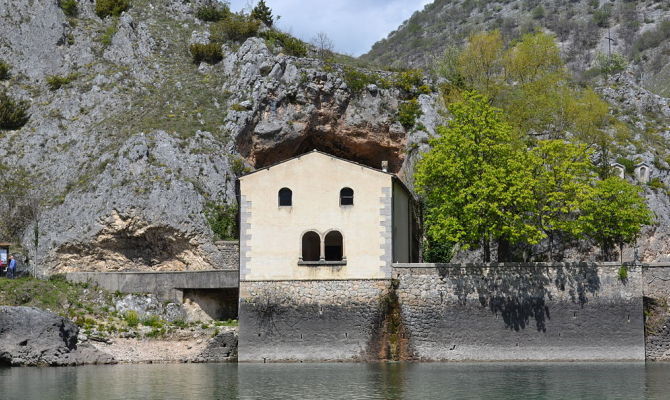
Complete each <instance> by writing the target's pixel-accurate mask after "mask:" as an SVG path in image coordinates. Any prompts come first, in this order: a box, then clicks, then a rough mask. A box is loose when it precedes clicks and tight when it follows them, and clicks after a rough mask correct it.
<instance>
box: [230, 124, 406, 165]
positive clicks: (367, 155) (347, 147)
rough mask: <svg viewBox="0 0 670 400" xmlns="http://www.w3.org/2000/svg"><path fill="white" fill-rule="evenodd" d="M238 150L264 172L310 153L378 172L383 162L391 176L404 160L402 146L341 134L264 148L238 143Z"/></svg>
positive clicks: (285, 142)
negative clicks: (363, 166) (322, 153)
mask: <svg viewBox="0 0 670 400" xmlns="http://www.w3.org/2000/svg"><path fill="white" fill-rule="evenodd" d="M249 140H251V138H250V139H249ZM238 149H239V151H240V154H242V155H243V156H244V157H246V158H247V159H248V160H249V161H250V162H251V163H252V164H253V165H254V167H256V168H264V167H267V166H270V165H273V164H276V163H278V162H281V161H284V160H287V159H289V158H292V157H296V156H299V155H302V154H305V153H308V152H310V151H313V150H319V151H322V152H324V153H328V154H332V155H333V156H336V157H340V158H343V159H346V160H350V161H354V162H358V163H360V164H363V165H367V166H369V167H372V168H376V169H381V165H382V161H388V169H389V172H393V173H396V172H398V171H399V170H400V167H401V166H402V163H403V160H404V145H403V144H401V143H397V142H394V141H377V140H375V139H372V138H369V139H368V138H364V137H360V136H354V135H344V134H323V133H320V134H309V135H306V136H301V137H299V138H296V139H292V140H286V141H283V142H280V143H278V144H276V145H274V146H271V147H263V148H260V147H257V146H253V144H252V143H239V142H238Z"/></svg>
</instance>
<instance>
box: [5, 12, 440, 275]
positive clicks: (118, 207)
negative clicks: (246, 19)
mask: <svg viewBox="0 0 670 400" xmlns="http://www.w3.org/2000/svg"><path fill="white" fill-rule="evenodd" d="M209 3H210V2H209V1H207V0H198V1H192V2H183V1H181V0H166V1H149V0H136V1H133V2H132V6H131V7H130V9H129V10H128V11H126V12H124V13H122V14H121V15H120V17H118V18H114V17H107V18H105V19H101V18H99V17H98V16H97V15H96V14H95V12H94V11H95V3H94V2H88V1H77V6H78V14H77V15H76V16H74V17H72V16H66V15H65V13H64V11H63V9H61V7H59V5H58V2H57V1H54V0H34V1H28V0H20V1H10V0H0V21H1V23H0V60H3V61H4V62H5V63H7V64H9V66H10V68H11V69H10V73H9V79H8V80H4V81H0V86H1V87H0V91H5V92H7V93H8V95H9V96H11V97H12V98H14V99H17V100H24V101H27V102H28V103H29V105H30V108H29V113H30V119H29V121H28V123H27V124H26V125H25V126H23V127H22V128H20V129H18V130H11V131H7V130H5V131H0V159H2V160H3V163H4V164H5V165H7V166H10V167H11V168H13V169H14V170H13V172H14V173H15V174H19V171H24V172H25V173H26V174H27V176H29V180H30V181H31V182H32V183H34V184H35V185H34V188H35V189H34V190H33V192H32V193H31V196H34V197H38V198H39V199H40V200H41V201H42V202H41V204H44V205H43V206H41V207H40V208H39V210H37V212H36V214H39V218H36V220H37V221H38V227H37V229H33V228H34V220H31V223H30V224H29V225H26V227H25V230H24V232H25V233H24V235H23V240H22V244H23V246H24V248H25V249H26V251H27V252H28V253H29V258H30V259H31V260H30V261H31V262H32V263H36V265H37V266H38V271H39V272H41V273H54V272H65V271H72V270H189V269H209V268H232V267H236V266H229V265H226V262H225V259H224V255H223V254H222V253H221V251H220V250H219V249H218V248H217V246H216V245H215V241H216V240H217V239H218V238H217V237H216V236H215V234H214V232H213V231H212V229H211V227H210V224H209V223H208V210H209V209H211V207H213V206H217V205H225V204H235V179H236V177H237V176H238V175H239V174H241V173H243V172H245V171H248V170H250V169H251V168H254V167H263V166H266V165H269V164H272V163H274V162H276V161H279V160H282V159H284V158H286V157H290V156H294V155H298V154H301V153H303V152H306V151H309V150H312V149H314V148H317V149H321V150H325V151H328V152H330V153H333V154H335V155H340V156H345V157H347V158H351V159H355V160H357V161H360V162H363V163H366V164H369V165H372V166H375V167H378V166H379V165H380V163H381V161H382V160H388V161H389V162H390V165H391V168H392V169H393V170H394V171H400V170H401V169H402V166H403V163H404V161H405V158H406V156H405V154H406V148H407V147H408V146H410V145H411V142H412V141H416V140H419V141H422V140H423V141H425V138H426V134H425V132H418V133H412V132H407V130H406V129H405V128H403V126H402V125H401V124H399V123H398V122H396V114H397V112H398V106H399V104H400V103H401V102H402V99H401V97H400V95H399V89H395V88H386V89H382V88H378V87H376V86H374V85H371V86H368V87H367V88H366V89H365V90H364V91H363V92H362V93H354V91H352V90H351V89H350V88H349V87H348V86H347V83H346V82H345V80H344V79H343V70H342V67H341V66H337V65H334V66H333V65H328V66H326V65H325V64H324V63H323V62H321V61H319V60H317V59H314V58H296V57H292V56H288V55H286V54H285V53H284V52H283V51H282V49H281V47H274V46H268V44H267V43H266V41H265V40H263V39H260V38H258V37H252V38H249V39H248V40H246V41H243V42H230V43H228V44H226V45H224V46H223V55H224V59H223V61H222V62H220V63H218V64H216V65H209V64H205V63H202V64H199V65H197V64H194V63H193V62H192V60H191V56H190V54H189V50H188V49H189V45H190V44H192V43H202V42H206V41H207V40H208V39H207V38H208V35H209V32H208V31H209V24H208V23H206V22H203V21H200V20H199V19H197V18H196V17H195V14H196V11H197V9H198V8H199V7H201V6H203V5H207V4H209ZM55 78H58V79H55ZM57 80H59V82H56V81H57ZM54 83H58V84H54ZM420 100H421V104H422V107H423V108H424V109H425V110H424V111H425V112H424V116H422V119H421V127H422V129H424V130H425V131H429V132H432V130H433V128H434V126H435V125H436V124H437V123H438V121H439V117H438V115H437V114H436V112H435V109H436V102H437V96H436V95H434V94H433V95H422V96H421V99H420ZM417 125H419V124H417ZM413 135H414V136H413ZM417 138H418V139H417ZM414 147H417V146H416V145H415V146H414ZM10 175H11V173H10Z"/></svg>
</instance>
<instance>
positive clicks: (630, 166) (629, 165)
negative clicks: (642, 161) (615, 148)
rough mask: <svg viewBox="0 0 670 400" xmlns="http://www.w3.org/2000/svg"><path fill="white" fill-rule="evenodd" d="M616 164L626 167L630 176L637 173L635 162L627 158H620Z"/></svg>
mask: <svg viewBox="0 0 670 400" xmlns="http://www.w3.org/2000/svg"><path fill="white" fill-rule="evenodd" d="M616 162H618V163H619V164H621V165H623V166H624V169H625V170H626V173H627V174H628V175H633V174H634V173H635V161H634V160H629V159H627V158H625V157H619V158H617V159H616Z"/></svg>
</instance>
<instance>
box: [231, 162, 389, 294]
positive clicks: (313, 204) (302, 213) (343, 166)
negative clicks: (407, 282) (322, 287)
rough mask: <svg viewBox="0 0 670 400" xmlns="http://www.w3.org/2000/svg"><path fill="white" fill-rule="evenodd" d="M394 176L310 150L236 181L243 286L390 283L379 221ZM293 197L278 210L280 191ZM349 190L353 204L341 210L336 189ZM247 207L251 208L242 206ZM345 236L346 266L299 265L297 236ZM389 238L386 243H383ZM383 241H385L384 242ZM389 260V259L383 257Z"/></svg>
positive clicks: (298, 238)
mask: <svg viewBox="0 0 670 400" xmlns="http://www.w3.org/2000/svg"><path fill="white" fill-rule="evenodd" d="M391 185H392V176H391V175H390V174H387V173H383V172H381V171H377V170H374V169H371V168H368V167H364V166H360V165H357V164H353V163H350V162H347V161H343V160H340V159H337V158H334V157H331V156H329V155H326V154H323V153H318V152H312V153H308V154H305V155H303V156H301V157H300V158H296V159H293V160H290V161H287V162H285V163H282V164H279V165H276V166H274V167H271V168H269V169H267V170H260V171H257V172H255V173H253V174H251V175H248V176H244V177H242V178H240V193H241V195H242V198H243V199H244V201H246V202H250V206H248V207H245V209H244V212H246V213H247V216H246V217H245V223H246V224H247V226H246V227H241V228H242V233H241V234H242V236H243V238H242V240H246V243H245V245H244V246H242V249H243V250H242V252H243V254H241V257H242V258H243V259H245V260H246V261H245V265H244V267H243V268H242V270H241V277H240V278H241V279H242V280H247V281H249V280H284V279H298V280H310V279H370V278H387V275H388V274H389V272H388V271H389V270H388V269H387V270H386V272H384V271H383V270H382V267H385V266H386V267H388V266H389V265H390V264H389V263H390V261H391V260H390V257H391V254H386V253H387V252H388V251H386V252H385V250H384V248H385V247H387V246H384V244H385V243H386V240H389V241H390V240H391V238H390V237H388V235H385V234H384V233H385V228H384V227H383V226H382V224H381V222H382V221H383V220H384V218H383V217H381V209H382V207H383V203H382V197H383V195H384V188H386V193H388V194H389V195H390V193H391ZM283 187H287V188H289V189H291V190H292V192H293V205H292V206H291V207H279V205H278V201H277V194H278V192H279V189H281V188H283ZM343 187H350V188H352V189H353V190H354V205H353V206H340V203H339V195H340V189H342V188H343ZM247 204H248V203H247ZM332 229H335V230H338V231H340V232H341V233H342V236H343V237H344V256H345V257H346V259H347V264H346V265H345V266H338V267H335V266H319V267H315V266H299V265H298V258H299V257H300V254H301V238H302V234H303V233H304V232H306V231H308V230H315V231H317V232H318V233H320V234H321V235H322V239H323V237H324V236H325V234H326V233H327V232H328V231H329V230H332ZM385 236H386V237H385ZM387 237H388V238H387ZM384 257H387V258H388V259H384Z"/></svg>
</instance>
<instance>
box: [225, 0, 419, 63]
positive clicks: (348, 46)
mask: <svg viewBox="0 0 670 400" xmlns="http://www.w3.org/2000/svg"><path fill="white" fill-rule="evenodd" d="M431 1H432V0H330V1H326V0H265V3H266V4H267V5H268V6H269V7H270V8H271V9H272V13H273V15H279V16H281V18H280V19H279V21H278V22H277V26H278V27H279V29H281V30H283V31H286V32H288V33H291V34H292V35H293V36H296V37H298V38H300V39H302V40H304V41H307V42H310V41H311V40H312V38H314V36H316V34H317V33H320V32H323V33H325V34H326V35H328V37H329V38H330V39H331V40H332V41H333V43H334V45H335V51H337V52H339V53H344V54H349V55H353V56H359V55H361V54H364V53H366V52H367V51H368V50H370V48H371V47H372V45H373V44H374V43H375V42H377V41H378V40H380V39H383V38H385V37H386V36H387V35H388V34H389V33H390V32H391V31H393V30H395V29H396V28H398V26H400V24H401V23H402V22H403V21H405V20H406V19H408V18H409V17H411V16H412V13H414V11H417V10H421V9H423V7H424V6H425V5H426V4H428V3H430V2H431ZM255 3H256V1H255V0H231V1H230V6H231V8H232V9H233V11H239V10H241V9H244V8H245V7H246V8H247V9H250V8H251V7H253V4H255Z"/></svg>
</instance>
